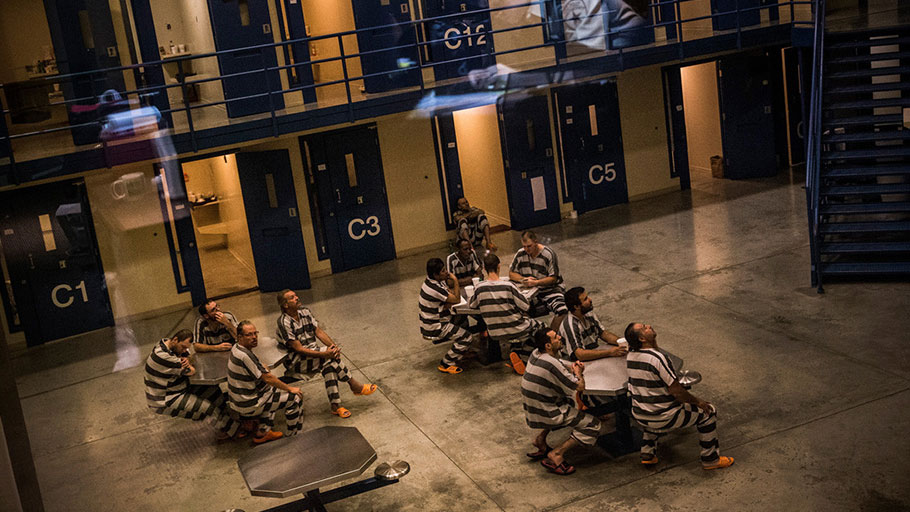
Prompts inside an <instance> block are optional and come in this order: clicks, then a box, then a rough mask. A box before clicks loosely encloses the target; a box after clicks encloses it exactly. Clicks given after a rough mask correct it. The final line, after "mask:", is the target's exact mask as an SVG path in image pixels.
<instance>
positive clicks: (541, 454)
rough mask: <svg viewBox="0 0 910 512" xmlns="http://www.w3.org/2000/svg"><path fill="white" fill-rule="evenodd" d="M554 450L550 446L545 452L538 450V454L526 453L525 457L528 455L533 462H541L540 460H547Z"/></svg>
mask: <svg viewBox="0 0 910 512" xmlns="http://www.w3.org/2000/svg"><path fill="white" fill-rule="evenodd" d="M552 449H553V448H550V447H549V446H547V447H546V448H544V449H543V450H537V451H536V452H531V453H526V454H525V455H527V457H528V458H529V459H531V460H540V459H543V458H545V457H546V456H547V454H548V453H550V450H552Z"/></svg>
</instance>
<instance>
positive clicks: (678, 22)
mask: <svg viewBox="0 0 910 512" xmlns="http://www.w3.org/2000/svg"><path fill="white" fill-rule="evenodd" d="M688 1H693V0H669V1H666V2H657V1H652V2H651V3H649V4H648V6H649V8H658V7H667V6H675V10H676V13H677V15H676V19H675V20H673V21H670V22H654V23H651V24H649V25H644V26H641V27H634V28H629V29H621V30H613V29H612V28H611V29H610V30H607V31H604V33H603V34H602V35H601V34H597V35H593V36H588V37H585V38H580V39H575V40H572V41H565V40H557V39H555V38H553V37H550V36H549V32H548V30H549V27H550V25H551V24H553V23H563V22H564V21H567V20H572V21H576V20H580V19H582V17H571V18H563V17H547V16H545V15H544V16H543V17H542V18H541V21H540V22H536V23H530V24H527V25H520V26H508V27H504V28H499V29H496V30H494V29H493V28H492V27H490V30H485V31H484V34H486V35H487V36H488V37H490V38H491V40H492V37H493V35H495V34H502V33H507V32H512V31H517V30H525V29H534V28H540V29H542V30H543V31H544V36H545V37H544V41H543V42H542V43H541V44H532V45H527V46H522V47H517V48H510V49H507V50H500V51H493V52H488V53H487V52H485V53H482V54H481V55H470V56H466V57H459V58H455V59H447V60H434V61H430V62H423V60H424V59H423V54H422V52H421V51H420V50H421V48H424V47H428V46H432V45H436V44H439V43H444V42H446V41H451V40H454V39H461V38H467V37H471V35H470V34H464V35H460V36H455V37H449V38H441V39H429V40H426V39H422V38H420V37H418V38H416V39H415V43H413V44H407V45H399V46H392V47H387V48H381V49H367V50H363V51H358V52H353V53H347V52H345V50H344V42H343V38H344V37H345V36H356V34H359V33H361V32H365V31H375V30H381V29H383V28H386V29H393V28H395V29H402V30H415V31H417V33H418V34H419V28H420V27H422V26H424V25H425V24H427V23H431V22H433V21H436V20H444V19H448V18H453V17H459V16H464V15H483V14H491V13H496V12H501V11H506V10H510V9H521V8H528V7H531V6H535V5H536V6H539V8H540V9H541V14H544V13H545V12H546V9H545V4H546V3H547V0H533V1H529V2H527V3H521V4H514V5H509V6H504V7H494V8H487V9H478V10H475V11H467V12H464V13H456V14H446V15H441V16H437V17H430V18H420V19H417V20H408V21H405V22H399V23H392V24H387V25H382V26H376V27H365V28H359V29H354V30H348V31H343V32H337V33H333V34H325V35H319V36H307V37H303V38H297V39H291V40H287V41H280V42H274V43H267V44H262V45H256V46H250V47H245V48H236V49H229V50H220V51H216V52H209V53H205V54H193V55H187V56H177V57H171V58H168V59H160V60H155V61H148V62H142V63H137V64H130V65H126V66H119V67H115V68H107V69H102V70H89V71H81V72H76V73H68V74H65V75H56V76H53V77H45V78H42V79H40V81H36V82H39V83H40V82H41V81H43V82H45V83H66V82H68V81H69V82H72V81H74V80H75V79H79V78H85V77H88V78H91V77H92V76H99V75H104V74H109V73H124V72H126V71H137V70H147V69H155V68H157V70H158V71H159V72H160V73H161V74H162V75H165V73H164V66H165V65H167V64H176V65H177V67H178V70H179V71H178V74H177V83H162V84H156V85H151V86H144V87H137V88H136V89H135V90H128V91H124V92H121V94H122V95H123V96H124V97H125V98H130V97H134V96H138V97H139V98H140V99H142V100H144V101H148V100H149V98H150V97H152V96H154V95H156V94H164V95H166V94H167V91H168V90H169V89H172V88H176V87H179V88H180V90H181V93H182V94H181V98H180V99H181V100H182V101H179V102H175V104H174V105H171V106H170V108H165V109H162V110H161V113H162V115H163V116H165V118H169V116H170V115H171V114H173V113H177V112H181V113H183V114H184V115H186V117H187V126H188V128H189V134H190V137H191V139H192V141H193V149H194V150H196V149H197V146H196V136H197V134H196V132H197V131H198V130H197V129H196V127H195V126H194V123H193V119H192V118H193V112H194V111H199V110H200V109H203V108H208V107H213V106H218V105H227V104H228V103H231V102H240V101H245V100H249V99H252V98H263V97H267V98H268V99H269V102H270V112H268V113H267V114H268V115H270V116H271V119H272V126H273V130H274V131H275V135H276V136H277V135H278V133H277V114H276V112H275V108H274V103H273V102H272V98H273V97H274V96H275V95H283V94H286V93H289V92H297V91H305V90H308V89H313V90H316V89H318V88H319V87H328V86H332V85H338V84H341V83H343V84H344V85H345V90H346V100H347V104H348V110H349V112H350V117H351V121H353V120H354V116H353V103H354V101H355V100H354V99H353V97H352V94H351V86H352V82H353V81H356V80H363V79H365V78H369V77H372V76H379V75H386V74H390V73H411V72H415V71H417V75H418V76H419V87H420V89H421V90H424V89H425V88H427V87H428V85H427V84H426V80H425V78H424V76H423V73H422V70H423V69H426V68H433V67H434V66H439V65H441V64H449V63H456V62H461V61H467V60H471V59H476V58H478V57H479V56H483V55H490V56H499V55H507V54H512V53H518V52H524V51H529V50H534V49H539V48H554V49H555V48H557V47H558V46H559V45H563V44H566V43H569V42H583V40H588V39H599V38H606V37H609V36H613V35H621V34H622V33H624V32H631V31H638V30H643V29H649V28H650V29H654V28H659V27H663V26H675V28H676V36H675V39H673V40H668V41H666V42H661V43H660V44H661V45H662V46H669V45H673V44H676V45H679V55H680V57H681V58H682V57H683V55H684V50H683V48H682V46H681V45H682V43H683V34H682V26H683V24H684V23H690V22H692V21H698V20H703V19H711V18H714V17H715V16H729V15H731V14H735V15H736V16H737V24H736V32H737V35H739V33H740V32H741V31H742V27H741V26H740V20H739V16H740V13H741V12H747V11H751V10H760V9H768V8H779V7H781V6H783V5H785V4H784V3H781V4H775V5H774V6H773V7H772V6H760V7H751V8H744V9H739V8H738V6H737V9H736V10H733V11H724V12H718V13H713V14H712V15H710V16H701V17H696V18H687V19H685V20H683V19H681V16H680V9H679V6H680V4H682V3H685V2H688ZM788 3H789V4H790V10H791V18H790V23H791V24H794V25H796V24H801V23H804V22H800V21H797V20H794V19H793V18H794V16H793V15H792V13H793V10H794V5H799V4H812V3H813V0H791V1H790V2H788ZM609 14H610V12H608V11H604V12H601V13H595V14H591V15H587V16H584V18H592V17H606V16H608V15H609ZM491 24H492V23H491ZM756 28H760V26H757V27H756ZM323 40H335V41H336V42H337V45H338V50H339V55H338V56H335V57H329V58H324V59H319V60H312V61H310V60H308V61H304V62H295V63H293V64H283V65H275V66H268V65H266V64H265V59H263V67H262V68H261V69H254V70H247V71H241V72H237V73H229V74H221V75H218V76H215V77H209V78H199V79H197V80H187V78H192V77H187V76H186V75H185V74H184V73H183V69H184V65H185V64H186V63H188V62H190V61H199V60H202V59H207V58H212V57H215V58H219V57H222V56H224V55H230V54H232V53H236V52H248V51H250V50H257V49H258V50H261V51H263V52H265V51H268V50H270V49H271V50H274V49H277V48H279V47H282V48H289V47H290V46H291V45H297V44H302V43H303V44H310V43H313V42H317V41H323ZM643 46H645V47H647V45H643ZM407 48H414V49H415V52H416V54H417V55H418V59H417V60H418V62H416V63H415V65H413V66H409V67H407V68H403V69H394V70H384V71H380V72H377V73H360V74H359V75H357V74H356V73H355V74H352V73H350V71H349V69H348V60H349V59H356V58H360V57H362V56H369V55H371V54H377V53H382V52H390V51H396V50H402V49H407ZM640 48H641V46H636V47H633V48H631V49H630V50H637V49H640ZM630 50H627V49H626V48H619V49H618V50H608V51H602V52H598V53H600V54H603V55H610V54H612V55H618V58H619V60H618V62H619V63H620V66H619V68H620V69H625V67H624V64H623V61H622V59H623V55H624V53H626V52H628V51H630ZM598 53H592V54H589V55H586V58H592V57H593V56H596V55H598ZM554 56H555V57H556V64H557V65H558V64H559V52H556V51H554ZM330 62H340V63H341V67H342V69H343V75H344V77H343V79H340V80H332V81H329V82H322V83H313V84H304V85H298V86H294V87H287V88H284V87H282V86H281V85H279V86H278V89H275V90H272V89H270V90H269V91H267V92H263V93H256V94H252V95H247V96H243V97H236V98H230V99H227V98H226V99H224V100H223V101H211V102H206V103H203V104H194V105H193V104H190V103H189V101H188V100H187V96H186V92H187V87H188V86H193V85H195V84H203V83H208V82H214V81H224V80H226V79H231V78H236V77H244V76H246V77H256V76H262V75H260V74H263V73H264V74H265V77H266V80H270V78H269V74H270V73H271V72H275V71H278V72H280V71H282V70H287V69H292V68H297V67H299V66H312V65H315V64H320V63H330ZM460 80H467V77H462V78H461V79H460ZM289 85H290V84H289ZM414 87H417V85H414ZM0 88H3V84H0ZM406 89H407V88H403V89H402V90H406ZM94 100H95V98H94V97H84V98H71V99H65V100H64V101H61V102H53V103H52V104H51V105H50V106H56V105H73V104H77V103H84V102H86V101H94ZM168 103H170V102H168ZM176 103H179V104H176ZM333 106H334V105H333ZM36 108H43V107H36ZM25 110H28V109H17V110H16V112H20V111H25ZM11 112H12V110H11V109H0V115H5V114H7V113H11ZM264 114H265V113H264ZM93 124H94V123H84V124H78V125H68V126H66V127H56V128H48V129H44V130H38V131H33V132H28V133H19V134H15V135H9V134H8V133H0V144H4V143H5V144H6V145H8V146H9V150H10V158H11V159H12V161H13V163H14V162H15V160H14V159H13V154H12V149H13V148H12V145H11V141H12V140H13V139H20V138H25V137H32V136H38V135H44V134H48V133H54V132H59V131H63V130H71V129H73V128H78V127H82V126H90V125H93Z"/></svg>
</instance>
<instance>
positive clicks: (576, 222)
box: [14, 175, 910, 512]
mask: <svg viewBox="0 0 910 512" xmlns="http://www.w3.org/2000/svg"><path fill="white" fill-rule="evenodd" d="M801 180H802V178H801V177H800V176H792V177H791V176H788V175H781V176H778V177H777V178H773V179H765V180H750V181H740V182H732V181H727V180H714V179H711V178H709V177H697V178H696V179H695V180H694V182H693V189H692V190H691V191H684V192H671V193H669V194H666V195H662V196H659V197H654V198H651V199H646V200H642V201H638V202H635V203H632V204H627V205H619V206H615V207H612V208H608V209H605V210H601V211H598V212H592V213H589V214H585V215H581V216H580V217H579V218H578V219H571V220H565V221H563V222H562V223H559V224H555V225H550V226H546V227H544V228H541V229H540V230H539V232H540V234H541V235H542V237H543V238H544V239H545V240H546V242H547V243H548V244H550V245H551V246H552V247H553V248H554V249H555V250H556V251H557V252H558V254H559V258H560V264H561V268H562V272H563V275H564V276H565V280H566V284H567V285H569V286H573V285H578V284H581V285H584V286H586V287H587V288H588V290H589V292H590V294H591V296H592V297H593V300H594V302H595V308H596V312H597V313H598V314H599V316H600V318H601V319H602V320H603V322H604V323H605V325H606V326H607V328H608V329H611V330H613V331H614V332H619V331H620V330H621V329H623V328H624V326H625V325H626V324H627V323H628V322H630V321H645V322H650V323H652V324H653V325H654V326H655V329H656V330H657V332H658V333H659V335H658V340H659V342H660V343H661V345H662V346H664V347H666V348H668V349H670V350H671V351H673V352H675V353H677V354H678V355H680V356H682V357H684V358H685V360H686V366H687V367H688V368H692V369H697V370H698V371H700V372H701V373H702V375H703V376H704V380H703V382H702V383H701V384H699V385H698V386H696V388H695V390H694V392H695V394H697V395H698V396H701V397H703V398H705V399H708V400H710V401H712V402H713V403H714V404H715V405H716V406H717V408H718V410H719V415H718V418H719V419H718V422H719V427H718V429H719V436H720V443H721V450H722V452H723V453H724V454H727V455H732V456H734V457H735V458H736V464H735V465H734V466H733V467H732V468H729V469H726V470H723V471H718V472H710V473H709V472H704V471H702V470H701V469H700V466H699V462H698V446H697V438H696V436H695V435H694V434H693V433H692V432H687V433H684V434H680V435H672V436H669V437H668V438H667V440H666V441H665V442H664V444H663V445H662V446H661V448H660V451H659V455H660V459H661V462H660V464H658V465H657V467H656V468H652V469H645V468H643V467H641V466H640V464H638V456H637V455H635V454H633V455H629V456H625V457H620V458H616V459H614V458H611V457H610V456H609V455H607V454H606V453H604V452H602V451H599V450H598V449H591V450H587V449H578V450H574V451H572V452H570V453H569V454H568V459H569V460H570V462H573V463H574V464H575V465H576V466H577V467H578V471H577V473H576V474H574V475H572V476H569V477H559V476H555V475H551V474H547V473H546V472H545V471H544V470H543V469H542V468H541V467H540V466H539V465H537V464H535V463H531V462H528V461H527V459H526V457H525V455H524V453H525V452H526V451H529V449H530V448H531V444H530V440H531V437H532V432H531V430H530V429H529V428H528V427H527V426H526V425H525V423H524V417H523V413H522V409H521V401H520V395H519V379H518V377H516V376H514V375H512V374H511V373H510V371H509V370H508V369H507V368H505V367H503V366H500V365H492V366H489V367H483V366H479V365H476V364H475V365H473V366H469V368H468V370H467V371H466V372H465V373H463V374H461V375H458V376H450V375H443V374H441V373H439V372H437V371H436V370H435V366H436V364H437V361H438V360H439V358H440V356H441V355H442V353H443V351H444V350H445V347H441V346H432V345H430V344H429V343H427V342H426V341H424V340H423V339H422V338H421V337H420V335H419V333H418V328H417V290H418V289H419V286H420V283H421V282H422V280H423V266H424V262H425V260H426V258H427V257H429V256H431V254H421V255H417V256H413V257H408V258H403V259H399V260H396V261H392V262H388V263H384V264H381V265H378V266H374V267H370V268H365V269H360V270H355V271H351V272H347V273H344V274H339V275H335V276H331V277H326V278H320V279H316V280H314V282H313V289H312V290H306V291H303V292H302V293H301V297H302V298H303V300H304V301H305V302H306V303H307V304H308V305H310V307H311V308H312V310H313V311H314V313H315V315H316V316H317V318H319V319H320V321H321V322H322V326H323V327H324V328H325V329H326V330H327V331H328V332H329V333H330V334H332V335H333V336H334V337H335V339H336V340H337V341H339V343H340V344H341V345H342V347H343V350H344V353H345V356H346V361H347V363H348V365H349V366H350V367H351V368H352V370H353V371H354V372H355V373H356V374H357V375H358V376H359V377H360V378H362V379H363V380H364V381H369V382H374V383H377V384H378V385H379V386H380V388H381V391H380V392H378V393H376V394H374V395H372V396H369V397H353V396H351V394H350V393H349V392H348V391H347V390H346V389H343V390H342V398H343V400H344V405H346V406H347V407H348V408H349V409H351V411H352V412H353V413H354V414H353V416H352V417H351V418H349V419H346V420H342V419H339V418H337V417H335V416H332V415H331V414H329V412H328V411H329V408H328V404H327V401H326V398H325V395H324V391H323V386H322V382H321V379H316V380H314V381H311V382H309V383H307V384H306V385H305V386H304V393H305V411H306V414H305V420H304V428H305V429H312V428H316V427H319V426H322V425H345V426H356V427H357V428H359V429H360V431H361V432H362V433H363V435H364V436H365V437H366V439H367V440H369V442H370V443H372V445H373V446H374V447H375V449H376V452H377V453H378V459H379V461H390V460H395V459H404V460H407V461H408V462H410V464H411V467H412V468H413V469H412V471H411V473H410V474H409V475H407V476H406V477H405V478H404V479H402V480H401V482H400V483H398V484H396V485H392V486H389V487H386V488H383V489H380V490H377V491H373V492H370V493H368V494H364V495H361V496H357V497H354V498H351V499H348V500H346V501H344V502H340V503H335V504H332V505H330V506H329V507H328V508H329V510H336V511H337V510H361V511H367V510H377V511H379V510H382V511H398V510H415V511H418V510H419V511H424V510H433V511H436V510H470V511H472V512H480V511H487V510H490V511H495V510H509V511H513V510H514V511H519V510H521V511H524V510H560V511H582V510H584V511H601V510H641V511H649V510H661V511H672V510H686V511H690V510H824V511H829V510H887V511H894V510H910V459H908V457H907V455H908V454H910V435H908V434H910V412H908V411H910V344H908V343H907V340H908V335H907V332H908V331H910V315H908V314H907V312H908V311H910V283H906V282H896V283H895V282H886V281H878V282H874V283H863V282H843V283H834V284H829V285H827V287H826V293H825V294H823V295H819V294H817V293H816V292H815V289H814V288H812V287H810V286H809V263H808V242H807V236H806V221H805V206H804V203H805V201H804V197H805V193H804V191H803V189H802V187H801V186H800V184H801ZM494 238H495V241H496V243H497V244H498V245H499V247H500V254H502V255H511V253H512V251H514V250H515V249H517V248H518V247H519V242H518V237H517V234H516V233H515V232H505V233H500V234H497V235H495V237H494ZM150 278H153V277H151V276H150ZM220 302H221V304H222V307H223V308H224V309H226V310H230V311H233V312H234V313H235V314H237V316H238V317H243V318H249V319H252V320H253V321H254V322H255V323H257V325H258V326H259V329H260V330H261V331H262V332H263V333H265V334H269V333H271V332H272V331H273V329H274V322H275V318H276V316H277V306H276V303H275V300H274V297H273V296H272V295H271V294H264V295H262V294H259V293H251V294H246V295H242V296H237V297H232V298H228V299H224V300H222V301H220ZM193 320H194V315H193V313H192V312H191V311H190V310H189V308H187V311H186V312H179V313H174V314H171V315H167V316H162V317H160V318H155V319H151V320H147V321H142V322H136V323H134V324H131V325H121V326H118V327H117V328H116V329H112V330H108V331H105V332H101V333H96V334H92V335H90V336H84V337H82V338H79V339H75V340H69V341H66V342H63V343H53V344H49V345H45V346H41V347H37V348H35V349H32V350H29V351H27V352H24V353H20V354H19V355H18V356H17V358H16V360H15V361H14V365H15V367H16V368H18V370H19V376H18V383H19V390H20V394H21V396H22V405H23V409H24V412H25V416H26V421H27V423H28V426H29V435H30V439H31V443H32V448H33V452H34V458H35V463H36V466H37V471H38V475H39V479H40V482H41V489H42V493H43V498H44V502H45V504H46V508H47V510H50V511H58V510H59V511H72V510H93V511H104V510H117V511H119V510H181V511H182V510H192V511H196V510H200V511H205V510H207V511H220V510H224V509H228V508H231V507H236V508H240V509H244V510H247V511H252V510H260V509H263V508H267V507H270V506H275V505H278V504H280V503H283V502H284V501H288V500H279V499H269V498H253V497H251V496H250V495H249V492H248V491H247V488H246V486H245V483H244V481H243V479H242V477H241V475H240V473H239V471H238V469H237V464H236V460H237V457H238V456H240V455H241V454H243V453H246V452H248V451H249V450H251V449H253V448H252V447H251V445H250V444H249V442H246V441H241V442H234V443H229V444H216V443H215V441H214V433H213V432H212V431H211V430H209V429H208V428H206V427H205V426H204V425H203V424H200V423H193V422H190V421H188V420H175V419H171V418H164V417H161V416H156V415H154V414H152V413H151V412H150V411H149V410H148V409H147V408H146V406H145V400H144V396H143V386H142V375H143V370H142V367H141V362H142V361H143V360H144V358H145V356H146V355H147V353H148V352H149V350H150V349H151V347H152V344H153V343H154V342H155V341H156V340H157V339H158V338H160V337H162V336H165V335H167V334H170V333H173V332H174V331H175V330H176V329H177V328H180V327H186V326H190V325H191V324H192V322H193ZM566 435H567V433H562V434H560V435H555V434H554V435H553V436H552V439H551V441H552V442H557V441H560V440H561V439H562V438H564V436H566ZM341 449H344V448H343V447H339V450H341ZM300 463H301V464H304V463H305V461H300ZM369 471H372V468H371V469H370V470H369Z"/></svg>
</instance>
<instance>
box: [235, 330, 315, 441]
mask: <svg viewBox="0 0 910 512" xmlns="http://www.w3.org/2000/svg"><path fill="white" fill-rule="evenodd" d="M257 345H259V331H257V330H256V326H255V325H253V323H252V322H250V321H248V320H244V321H242V322H240V323H239V324H238V325H237V344H236V345H234V347H233V348H231V357H230V359H228V397H229V398H230V404H231V408H232V409H233V410H234V411H236V412H237V413H238V414H239V415H241V416H247V417H250V416H255V417H258V418H259V431H258V432H257V433H256V435H255V436H254V437H253V442H254V443H256V444H261V443H267V442H269V441H274V440H275V439H280V438H281V437H283V434H282V433H281V432H279V431H277V430H272V427H274V421H275V413H276V412H277V411H284V417H285V419H286V420H287V431H288V435H289V436H292V435H295V434H297V433H298V432H300V427H301V417H300V416H301V414H303V410H302V408H301V405H302V403H303V394H302V393H301V391H300V388H297V387H293V386H288V385H287V384H285V383H284V382H281V380H279V379H278V377H276V376H275V375H273V374H272V373H271V372H270V371H269V369H268V368H266V367H265V365H263V364H262V363H261V362H260V361H259V358H258V357H256V354H255V353H254V352H253V349H254V348H256V346H257Z"/></svg>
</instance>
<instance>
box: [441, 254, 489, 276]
mask: <svg viewBox="0 0 910 512" xmlns="http://www.w3.org/2000/svg"><path fill="white" fill-rule="evenodd" d="M481 268H483V265H481V264H480V259H478V258H477V253H476V252H474V251H471V257H470V258H469V259H468V261H467V262H464V261H461V258H459V257H458V251H456V252H453V253H452V254H450V255H449V257H448V258H446V270H448V271H449V273H450V274H452V275H454V276H455V279H464V278H466V277H474V276H476V275H477V271H478V270H480V269H481Z"/></svg>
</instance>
